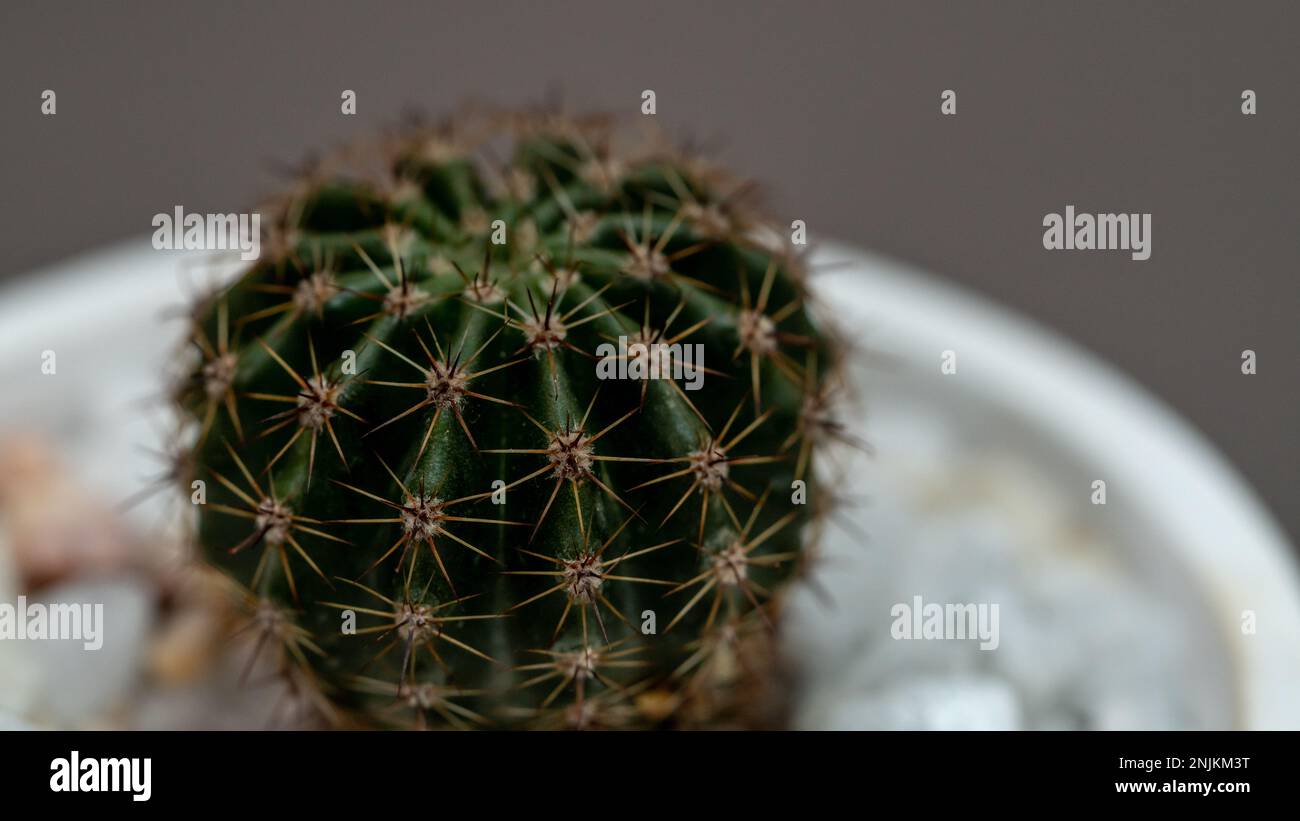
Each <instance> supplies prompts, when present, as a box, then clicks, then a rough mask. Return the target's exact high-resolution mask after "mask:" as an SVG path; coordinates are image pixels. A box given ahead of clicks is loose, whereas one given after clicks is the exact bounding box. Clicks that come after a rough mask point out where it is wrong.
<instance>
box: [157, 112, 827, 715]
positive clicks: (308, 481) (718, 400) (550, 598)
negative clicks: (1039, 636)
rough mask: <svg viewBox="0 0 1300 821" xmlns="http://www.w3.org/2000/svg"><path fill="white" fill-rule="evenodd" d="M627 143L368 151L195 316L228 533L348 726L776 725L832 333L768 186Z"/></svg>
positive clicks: (272, 213)
mask: <svg viewBox="0 0 1300 821" xmlns="http://www.w3.org/2000/svg"><path fill="white" fill-rule="evenodd" d="M625 133H626V132H625V129H615V128H613V127H612V126H610V125H608V124H607V123H606V122H604V121H600V120H592V121H574V120H571V119H567V118H562V117H559V116H551V115H533V114H527V115H519V114H512V115H492V116H475V117H467V118H462V119H460V120H457V121H456V122H455V123H454V124H453V125H452V126H448V127H442V128H437V129H433V128H430V129H411V130H409V131H407V132H405V133H402V134H400V135H399V136H394V137H391V138H386V139H384V140H382V141H379V142H377V143H376V144H373V145H367V146H361V147H358V146H353V147H350V148H349V149H347V150H345V151H341V152H339V153H338V154H337V155H336V156H332V157H331V158H330V159H328V160H326V161H323V162H319V163H317V164H315V165H314V166H313V167H311V168H309V169H308V170H306V171H304V172H303V174H302V175H301V177H300V178H299V179H297V180H296V181H295V182H294V183H293V184H292V185H291V186H289V187H288V190H287V191H286V192H285V193H284V194H283V195H282V196H280V197H278V198H277V199H276V200H275V201H274V202H272V203H270V204H269V205H268V206H267V207H266V208H264V209H263V214H264V218H263V223H264V224H268V223H269V224H270V225H271V232H270V234H269V235H268V236H267V238H266V240H265V241H264V242H263V249H264V250H263V254H262V257H261V259H259V260H258V261H256V262H254V263H253V264H252V265H251V266H250V267H248V268H247V269H246V270H245V271H244V272H243V273H242V274H241V275H240V276H239V277H238V278H237V279H236V280H235V281H234V282H233V283H231V284H229V285H228V286H227V287H224V288H223V289H221V290H219V291H217V292H215V293H213V294H211V295H209V296H208V297H206V298H205V299H204V300H203V301H202V303H201V304H200V305H199V306H198V309H197V310H196V312H195V315H194V322H193V328H192V333H191V337H190V343H191V345H190V349H191V353H192V355H193V363H192V365H193V366H192V368H190V369H189V371H188V374H189V375H188V378H187V379H185V380H184V381H183V385H182V386H181V387H180V389H179V392H178V400H179V404H180V406H181V407H182V408H183V410H184V413H185V415H186V417H187V418H188V419H189V420H190V421H191V422H192V428H193V430H194V441H195V446H194V450H195V454H196V459H195V465H196V471H197V473H196V476H197V478H198V479H201V480H203V481H204V482H205V483H206V485H207V487H208V491H207V499H206V502H205V503H204V504H201V505H197V506H196V510H197V517H198V524H197V534H198V541H199V544H200V549H201V552H202V554H203V556H204V557H205V559H206V560H207V561H209V562H210V563H212V564H214V565H216V566H217V567H218V568H219V569H220V570H221V571H223V572H224V574H225V575H226V576H228V577H229V578H230V579H232V580H233V581H234V582H235V583H237V585H238V586H239V588H240V589H241V590H242V594H243V597H244V598H245V600H246V603H247V606H248V616H249V625H250V629H251V630H252V631H253V632H254V633H256V634H257V637H258V641H257V642H256V643H255V644H254V645H253V647H254V650H253V651H254V652H255V653H257V654H259V656H260V658H261V662H260V663H262V664H264V665H273V668H272V669H274V670H276V671H278V672H280V673H281V674H283V675H284V676H286V677H287V678H288V679H290V680H291V681H292V682H293V683H294V684H295V687H296V692H298V693H299V694H300V695H304V696H309V697H310V699H311V701H312V703H313V704H316V705H319V706H320V708H321V710H322V712H323V713H325V714H326V715H328V716H329V717H330V718H332V719H334V720H336V721H338V722H340V723H342V724H344V725H345V726H379V727H384V726H388V727H391V726H411V727H450V728H470V727H554V728H567V727H578V728H597V727H700V726H704V727H716V726H753V725H755V724H770V723H771V722H772V721H773V720H774V716H776V715H779V711H777V712H774V711H773V705H777V706H779V704H780V702H781V695H782V693H781V687H780V686H779V676H778V675H777V673H776V670H777V665H776V664H775V662H774V658H775V653H774V651H773V646H774V643H773V637H774V635H775V632H776V631H777V630H778V629H779V622H778V615H779V612H778V611H779V607H780V602H781V596H782V593H783V591H784V590H785V589H786V588H787V587H788V586H789V584H790V582H791V581H792V580H793V579H794V578H796V577H797V575H798V574H799V572H800V571H801V569H802V568H803V567H804V566H805V564H806V559H807V555H808V551H809V541H810V539H811V538H812V534H813V531H814V529H815V528H813V527H811V525H812V524H813V523H814V518H815V517H814V512H813V511H814V510H816V509H817V507H818V506H817V505H816V504H815V503H813V502H811V501H809V500H813V499H815V498H816V492H815V489H814V488H812V487H811V485H812V478H813V471H812V462H813V459H814V458H815V454H816V453H817V452H818V449H819V447H820V445H821V444H822V443H823V442H824V441H826V440H827V439H828V438H829V437H828V436H827V435H825V434H827V433H832V434H833V433H834V432H835V431H836V426H835V425H834V423H833V422H831V420H830V416H829V410H828V408H827V405H826V402H825V401H824V400H825V395H826V385H827V382H828V378H827V377H826V376H825V374H827V373H830V372H831V366H832V365H834V361H835V351H834V349H833V348H832V346H831V345H830V344H829V343H828V341H827V335H826V333H825V331H824V329H821V328H819V327H818V325H817V324H816V323H814V321H813V320H812V318H811V316H810V311H809V306H808V303H807V298H806V294H805V291H804V285H805V274H804V272H803V270H802V268H801V263H800V261H799V259H798V257H797V256H796V255H795V254H794V253H792V252H791V251H792V249H791V248H789V247H788V246H785V245H783V244H782V243H773V242H771V241H770V237H771V236H772V234H773V229H771V228H769V227H766V226H765V224H764V222H763V220H762V219H760V218H759V216H758V215H757V212H756V211H754V210H753V208H752V207H751V206H749V205H747V204H746V202H745V201H746V200H747V199H748V197H747V192H748V191H749V187H748V186H747V185H743V184H741V183H738V182H736V181H735V180H733V179H732V178H730V177H729V176H727V175H725V174H723V173H721V172H719V171H717V170H715V169H713V168H711V167H709V166H706V165H705V164H704V163H702V162H701V161H700V160H699V159H698V158H695V157H693V156H691V155H688V154H685V153H683V152H681V151H678V150H674V149H671V148H667V147H665V143H663V142H662V141H658V142H656V141H649V142H647V143H646V144H644V145H643V146H642V147H639V148H633V149H627V150H625V149H623V148H621V147H620V144H619V140H620V139H621V136H622V135H623V134H625ZM503 145H504V146H505V147H502V146H503ZM505 158H509V159H508V163H507V164H506V165H505V166H504V167H502V166H501V163H502V162H503V161H505ZM774 684H776V685H777V686H773V685H774ZM776 720H779V719H776Z"/></svg>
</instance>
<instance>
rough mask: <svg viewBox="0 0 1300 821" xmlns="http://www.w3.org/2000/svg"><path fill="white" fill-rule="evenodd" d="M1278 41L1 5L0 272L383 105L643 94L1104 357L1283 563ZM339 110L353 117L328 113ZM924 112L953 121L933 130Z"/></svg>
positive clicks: (1083, 6) (620, 15)
mask: <svg viewBox="0 0 1300 821" xmlns="http://www.w3.org/2000/svg"><path fill="white" fill-rule="evenodd" d="M1297 35H1300V11H1298V10H1297V8H1296V6H1295V4H1291V3H1276V4H1255V3H1221V4H1213V3H1122V4H1120V3H1097V2H1091V3H1078V4H1069V5H1064V4H1055V3H1041V2H1035V3H1010V2H1003V3H994V4H985V3H972V2H953V3H943V4H935V3H899V4H891V5H882V4H867V3H844V2H841V3H819V2H799V3H795V2H788V3H780V4H776V3H733V2H727V3H703V2H695V3H675V2H637V3H631V2H562V3H561V2H548V3H541V2H535V3H503V2H479V3H438V2H424V3H378V2H367V3H364V4H363V3H353V4H339V3H310V4H309V3H288V2H283V3H248V4H244V3H225V2H210V3H201V4H187V3H182V2H175V1H174V0H173V2H165V3H131V4H129V5H127V4H108V3H99V2H96V3H89V2H87V3H78V4H60V3H39V4H36V3H23V4H18V3H15V2H13V0H6V2H5V3H4V4H3V6H0V94H2V95H3V96H2V98H0V111H3V112H4V113H3V121H2V122H3V128H2V131H0V133H2V134H3V151H0V163H2V164H3V165H2V169H0V170H3V176H2V177H0V179H2V180H3V194H0V239H2V240H3V253H2V254H0V277H7V276H12V275H16V274H18V273H20V272H21V271H23V270H24V269H27V268H29V267H31V266H34V265H38V264H40V263H45V262H50V261H54V260H56V259H58V258H59V257H62V256H65V255H67V254H70V253H73V252H76V251H79V250H83V249H88V248H91V247H93V246H96V245H98V244H100V243H103V242H106V241H110V240H115V239H119V238H122V237H127V236H132V235H142V234H143V233H144V232H147V231H149V230H150V226H149V221H150V219H151V217H152V216H153V215H154V214H155V213H158V212H160V211H169V210H170V209H171V208H172V206H173V205H175V204H178V203H180V204H183V205H184V206H185V207H186V209H187V210H191V211H213V210H222V211H230V210H236V209H239V208H244V207H247V206H249V205H251V204H252V203H253V201H254V200H255V199H256V198H257V197H258V196H259V195H261V194H263V193H265V192H267V191H268V190H271V189H273V188H274V185H275V177H274V175H273V174H272V169H274V168H275V167H276V164H277V163H281V162H293V161H296V160H298V159H301V157H302V156H303V154H304V152H305V151H306V150H307V149H308V148H309V147H311V146H318V145H321V144H327V143H333V142H335V141H337V140H340V139H342V138H346V137H348V136H350V135H357V134H361V133H364V132H369V131H372V130H373V129H375V128H378V127H381V126H383V125H386V124H389V123H391V122H392V121H393V120H394V119H395V118H396V117H397V116H398V115H399V114H400V113H401V112H402V111H403V109H405V108H407V107H408V106H416V107H419V108H421V109H423V110H425V111H426V112H429V113H433V114H438V113H441V112H445V111H446V110H448V109H449V108H451V107H452V106H453V105H454V104H455V103H457V102H460V101H462V100H464V99H466V98H480V99H487V100H490V101H496V102H502V103H510V102H538V101H540V100H541V99H543V98H544V97H545V96H546V95H547V94H548V93H549V92H551V91H556V90H558V91H561V92H563V95H564V98H565V99H566V100H567V101H568V102H569V103H570V104H571V105H572V106H573V107H574V108H600V109H608V110H613V111H626V112H632V113H635V111H636V107H637V105H638V103H639V95H640V92H641V90H642V89H645V88H653V89H655V91H656V92H657V94H658V102H659V115H658V116H659V119H660V121H661V123H662V124H664V125H665V126H666V127H667V128H668V129H669V130H670V131H671V132H673V133H675V134H678V135H682V136H694V137H697V138H700V139H703V140H706V141H711V142H713V143H715V144H716V145H717V146H718V154H719V156H720V157H721V158H722V159H723V160H724V161H726V162H727V163H729V164H731V165H733V166H734V167H736V168H737V169H739V170H742V171H745V172H748V173H753V174H754V175H756V176H758V177H760V178H761V179H762V180H763V181H765V182H766V183H768V193H769V197H768V201H769V203H770V204H771V205H772V206H773V207H774V209H775V210H776V211H777V212H778V213H780V214H782V215H786V216H789V217H791V218H793V217H800V218H803V219H806V220H807V221H808V224H809V226H810V229H811V230H812V231H814V232H816V233H819V234H822V235H827V236H833V237H836V238H841V239H845V240H849V241H852V242H855V243H858V244H861V245H866V246H869V247H871V248H874V249H876V250H878V251H882V252H885V253H888V254H891V255H894V256H897V257H900V258H902V259H905V260H909V261H912V262H915V263H918V264H920V265H922V266H925V267H928V268H931V269H933V270H935V271H937V272H939V273H941V274H943V275H945V276H947V277H950V278H951V279H953V280H955V281H957V282H960V283H963V284H965V285H967V286H969V287H972V288H974V289H977V290H979V291H982V292H984V293H986V294H988V295H990V296H992V297H994V298H995V299H997V300H999V301H1001V302H1003V303H1006V304H1008V305H1011V306H1014V307H1016V308H1018V309H1020V310H1022V311H1024V312H1026V313H1028V314H1030V315H1032V316H1034V317H1036V318H1037V319H1038V320H1040V321H1042V322H1043V323H1045V324H1047V325H1049V326H1052V327H1054V328H1056V329H1058V330H1060V331H1062V332H1064V333H1065V334H1067V335H1069V336H1070V337H1072V338H1074V339H1075V340H1077V341H1079V342H1081V343H1082V344H1084V345H1085V346H1087V347H1089V348H1090V349H1092V350H1093V351H1095V352H1097V353H1098V354H1100V355H1101V356H1103V357H1104V358H1106V359H1108V360H1110V361H1111V362H1114V363H1116V364H1118V365H1120V366H1121V367H1122V368H1123V369H1125V370H1126V371H1127V372H1129V373H1130V374H1132V375H1133V376H1134V377H1136V378H1137V379H1138V380H1139V381H1140V382H1142V383H1143V384H1145V385H1146V386H1147V387H1149V388H1150V389H1151V390H1153V391H1154V392H1155V393H1156V394H1158V395H1160V396H1161V397H1163V398H1164V399H1165V400H1166V401H1168V402H1169V403H1170V404H1172V405H1173V406H1174V407H1176V408H1177V409H1178V410H1180V411H1181V412H1182V413H1183V414H1184V415H1185V416H1187V417H1188V418H1189V419H1191V420H1192V422H1193V423H1195V424H1196V425H1197V426H1199V427H1200V428H1201V429H1202V430H1203V431H1205V432H1206V433H1207V434H1208V435H1209V436H1210V438H1211V439H1212V440H1214V441H1215V442H1216V443H1217V444H1218V445H1219V447H1221V448H1222V449H1223V450H1224V451H1225V452H1226V453H1227V454H1228V455H1229V457H1230V458H1231V459H1232V460H1233V461H1234V462H1235V463H1236V464H1237V465H1238V466H1239V467H1240V468H1241V470H1242V471H1243V472H1244V473H1245V475H1246V476H1247V477H1248V478H1249V479H1250V481H1251V482H1252V483H1253V484H1254V485H1255V486H1256V487H1257V488H1258V489H1259V490H1260V491H1261V492H1262V493H1263V495H1264V497H1265V499H1266V500H1267V501H1268V503H1269V504H1270V505H1271V506H1272V508H1273V510H1274V511H1275V512H1276V513H1277V514H1278V515H1279V516H1280V517H1281V518H1282V519H1283V521H1284V522H1285V524H1286V525H1287V526H1288V528H1289V529H1290V531H1291V533H1292V536H1293V539H1295V538H1296V536H1297V535H1300V505H1297V504H1296V503H1295V493H1296V489H1297V482H1296V479H1297V465H1300V434H1297V432H1296V425H1297V416H1298V415H1300V414H1298V413H1297V411H1298V410H1300V370H1298V369H1297V367H1296V366H1297V362H1300V330H1298V329H1297V323H1296V315H1297V308H1298V307H1300V283H1298V281H1297V272H1300V265H1298V264H1297V263H1300V232H1297V225H1296V216H1297V214H1300V209H1297V205H1298V203H1297V199H1298V197H1300V193H1297V190H1296V183H1297V181H1298V180H1300V173H1298V172H1300V160H1297V145H1298V144H1300V38H1298V37H1297ZM46 88H51V89H54V90H55V91H56V92H57V93H58V114H57V115H56V116H54V117H42V116H41V115H40V113H39V106H40V93H41V91H42V90H43V89H46ZM344 88H350V89H355V90H356V91H357V93H358V98H359V103H358V115H357V116H356V117H344V116H342V115H341V114H340V112H339V94H340V91H341V90H342V89H344ZM945 88H952V89H955V90H956V91H957V93H958V115H957V116H956V117H955V118H954V117H942V116H940V114H939V110H938V109H939V94H940V92H941V90H943V89H945ZM1245 88H1251V89H1254V90H1255V91H1256V92H1257V93H1258V95H1259V113H1258V114H1257V115H1256V116H1254V117H1245V116H1242V115H1241V114H1240V111H1239V106H1240V94H1241V91H1242V89H1245ZM1069 203H1072V204H1074V205H1075V206H1076V207H1077V208H1079V209H1080V210H1088V211H1092V212H1094V213H1095V212H1098V211H1136V212H1151V213H1152V214H1153V225H1154V241H1153V254H1152V258H1151V259H1150V260H1149V261H1146V262H1133V261H1131V260H1129V259H1128V256H1127V255H1126V254H1119V253H1099V252H1096V253H1082V254H1081V253H1068V252H1055V253H1049V252H1047V251H1044V250H1043V248H1042V244H1041V239H1042V228H1041V220H1042V218H1043V215H1044V214H1045V213H1047V212H1060V211H1062V210H1063V209H1064V207H1065V205H1066V204H1069ZM1243 348H1253V349H1255V350H1256V351H1257V352H1258V354H1259V363H1260V365H1259V367H1260V373H1259V374H1258V375H1256V376H1254V377H1244V376H1242V375H1241V374H1240V370H1239V357H1240V353H1241V351H1242V349H1243Z"/></svg>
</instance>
